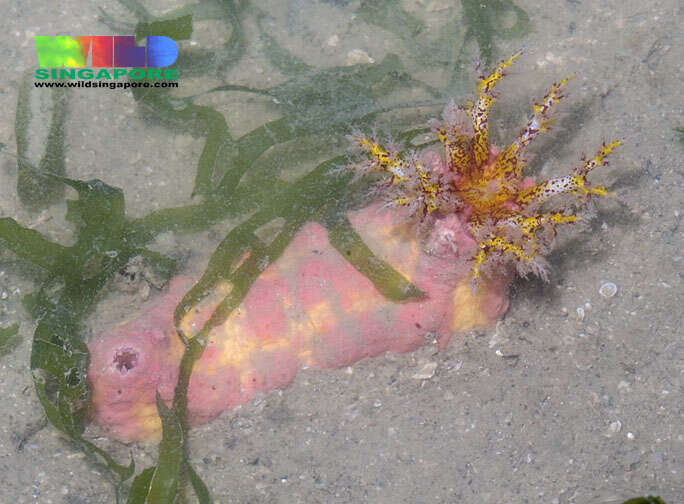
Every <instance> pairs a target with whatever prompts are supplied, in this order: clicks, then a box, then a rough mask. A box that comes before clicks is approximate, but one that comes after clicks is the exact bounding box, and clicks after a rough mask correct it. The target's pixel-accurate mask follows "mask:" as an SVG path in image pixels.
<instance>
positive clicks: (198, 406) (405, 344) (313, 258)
mask: <svg viewBox="0 0 684 504" xmlns="http://www.w3.org/2000/svg"><path fill="white" fill-rule="evenodd" d="M349 219H350V221H351V222H352V225H353V226H354V228H355V229H356V231H357V232H358V233H359V235H361V237H362V238H363V240H364V242H365V243H366V244H367V245H368V246H369V247H370V249H371V250H372V251H373V252H374V253H375V255H376V256H378V257H379V258H381V259H383V260H385V261H387V262H388V263H390V264H391V265H392V266H393V267H394V268H395V269H397V270H398V271H400V272H401V273H402V274H403V275H404V276H406V277H407V278H408V279H410V281H411V282H412V283H413V284H414V285H416V286H417V287H418V288H419V289H421V290H422V291H424V292H425V293H426V296H425V297H424V298H421V299H419V300H414V301H407V302H403V303H393V302H390V301H388V300H387V299H386V298H385V297H384V296H383V295H382V294H380V293H379V292H378V290H377V289H376V288H375V286H374V285H373V284H372V283H371V282H370V280H368V278H366V277H365V276H364V275H362V274H361V273H359V272H358V271H357V270H356V269H355V268H354V267H353V266H352V265H351V264H350V263H349V262H348V261H347V260H345V259H344V258H343V257H342V255H341V254H340V252H338V251H337V250H336V249H335V248H334V247H332V246H331V244H330V242H329V241H328V235H327V231H326V229H325V228H324V227H323V226H321V225H320V224H317V223H309V224H307V225H305V226H304V227H303V228H302V229H301V231H300V232H299V233H298V234H297V236H296V237H295V238H294V239H293V241H292V242H291V243H290V244H289V245H288V247H287V248H286V250H285V251H284V253H283V254H282V256H281V257H280V258H279V259H278V260H277V261H276V262H274V263H272V264H271V265H270V266H269V267H268V268H266V270H264V272H263V273H262V274H261V276H260V277H259V278H258V279H257V280H256V282H255V283H254V284H253V285H252V287H251V289H250V291H249V293H248V294H247V296H246V297H245V299H244V301H243V303H242V305H241V306H240V307H238V308H237V309H236V310H234V311H233V313H232V314H231V316H230V317H229V318H228V320H227V321H226V322H225V323H224V324H223V325H221V326H218V327H216V328H214V329H213V330H212V332H211V333H210V334H209V342H208V344H207V347H206V349H205V351H204V353H203V355H202V357H201V359H200V360H199V361H198V362H197V363H196V365H195V368H194V370H193V374H192V377H191V379H190V386H189V391H188V411H189V418H190V422H191V423H192V424H194V425H197V424H201V423H205V422H208V421H211V420H212V419H213V418H215V417H216V416H218V415H219V414H221V413H222V412H223V411H226V410H230V409H232V408H234V407H235V406H237V405H240V404H244V403H246V402H247V401H249V400H250V399H252V398H253V397H254V395H255V394H256V393H257V392H260V391H261V392H267V391H269V390H272V389H274V388H284V387H287V386H288V385H289V384H290V383H291V382H292V380H294V378H295V375H296V374H297V372H298V370H299V369H301V368H302V367H314V368H324V369H325V368H340V367H343V366H348V365H351V364H353V363H354V362H357V361H358V360H360V359H363V358H365V357H374V356H376V355H379V354H381V353H383V352H386V351H392V352H409V351H412V350H414V349H416V348H418V347H419V346H421V345H422V344H423V343H424V342H425V335H426V333H432V334H434V335H436V336H437V337H438V338H439V342H440V346H442V347H443V346H444V345H446V344H447V343H448V341H449V338H450V337H451V335H452V334H453V333H454V332H458V331H462V330H466V329H470V328H473V327H477V326H483V325H488V324H491V323H492V322H494V321H496V320H497V319H498V318H500V317H501V316H502V315H503V313H504V312H505V311H506V309H507V307H508V297H507V291H508V285H509V283H510V281H511V278H512V275H504V276H503V277H500V278H497V279H487V280H486V281H483V282H481V283H480V284H479V285H478V287H477V290H476V291H473V289H472V284H471V280H472V273H471V267H470V265H469V264H468V263H467V262H466V261H464V260H459V257H460V256H464V257H470V254H469V253H466V252H467V251H470V252H472V247H474V246H475V243H474V241H473V240H472V238H471V237H470V236H469V234H468V233H467V232H466V231H464V230H463V228H462V224H461V219H460V218H459V215H457V214H452V215H449V216H446V217H444V218H441V219H438V220H437V222H436V223H435V225H434V227H433V229H432V231H431V234H430V236H429V237H428V239H427V240H425V241H424V242H423V243H421V242H420V241H419V240H418V234H417V233H416V230H415V226H414V225H413V224H411V223H410V221H408V220H407V219H405V216H404V215H402V213H401V211H398V210H379V208H378V205H373V206H371V207H369V208H366V209H364V210H360V211H357V212H351V213H350V214H349ZM191 285H192V281H191V280H189V279H187V278H180V277H179V278H176V279H174V280H172V282H171V285H170V287H169V291H168V293H167V294H166V295H165V296H164V297H162V298H161V299H159V300H158V301H156V302H155V304H154V305H153V306H152V307H150V309H149V310H148V312H147V313H146V314H143V315H142V316H141V317H140V318H138V319H136V320H133V321H131V322H128V323H126V324H124V325H122V326H119V327H118V328H116V329H115V330H114V331H112V332H110V333H105V334H101V335H100V336H98V337H96V338H93V339H92V340H91V341H90V342H89V348H90V351H91V357H92V359H91V366H90V369H89V380H90V384H91V390H92V409H91V411H92V417H93V419H94V421H95V422H96V423H98V424H99V425H101V426H102V427H104V428H105V429H107V430H108V431H110V432H111V433H112V434H113V435H114V436H116V437H118V438H120V439H123V440H127V441H133V440H145V439H150V438H154V437H157V436H158V435H159V432H160V422H159V418H158V416H157V413H156V407H155V391H156V390H159V391H160V394H161V396H162V398H163V399H164V400H165V401H169V400H170V399H171V394H172V391H173V388H174V386H175V382H176V380H177V367H178V363H179V360H180V356H181V354H182V345H181V342H180V340H179V338H178V336H177V335H176V333H175V330H174V327H173V311H174V309H175V307H176V305H177V303H178V302H179V301H180V299H181V297H182V296H183V294H184V293H185V292H186V291H187V290H188V289H189V288H190V286H191ZM205 311H206V310H205ZM197 318H199V320H197ZM204 318H206V313H205V314H199V315H197V317H196V319H193V316H192V314H190V316H189V317H186V319H185V320H184V321H183V324H182V326H183V328H184V330H185V329H187V330H188V333H192V332H193V329H194V330H196V328H197V327H198V326H199V325H201V323H202V322H203V319H204ZM127 352H128V353H127ZM136 353H137V354H136ZM122 355H124V356H126V357H127V360H126V361H125V362H123V365H122ZM131 355H135V357H133V358H132V357H131Z"/></svg>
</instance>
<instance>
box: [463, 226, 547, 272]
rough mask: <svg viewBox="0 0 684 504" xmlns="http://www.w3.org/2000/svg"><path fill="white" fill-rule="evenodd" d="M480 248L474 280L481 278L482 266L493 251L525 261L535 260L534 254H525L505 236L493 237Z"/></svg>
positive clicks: (482, 243)
mask: <svg viewBox="0 0 684 504" xmlns="http://www.w3.org/2000/svg"><path fill="white" fill-rule="evenodd" d="M478 247H480V251H479V252H478V253H477V255H476V256H475V264H474V265H473V278H478V277H479V276H480V266H481V265H482V263H484V262H485V260H486V259H487V256H488V255H489V254H490V253H491V252H492V251H493V250H500V251H501V252H504V253H508V254H513V255H514V256H516V257H517V258H518V259H522V260H524V261H531V260H532V259H534V254H533V255H527V254H525V251H524V250H523V249H522V247H520V246H518V245H515V244H513V243H511V242H510V241H508V240H507V239H506V238H504V237H503V236H498V235H492V237H491V238H489V239H488V240H485V241H483V242H480V243H479V244H478Z"/></svg>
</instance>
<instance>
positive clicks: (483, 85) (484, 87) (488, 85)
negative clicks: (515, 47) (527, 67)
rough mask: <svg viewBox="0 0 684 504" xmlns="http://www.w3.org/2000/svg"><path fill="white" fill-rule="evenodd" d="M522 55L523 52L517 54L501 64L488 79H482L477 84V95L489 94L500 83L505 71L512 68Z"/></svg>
mask: <svg viewBox="0 0 684 504" xmlns="http://www.w3.org/2000/svg"><path fill="white" fill-rule="evenodd" d="M521 54H522V51H518V52H516V53H515V54H514V55H513V56H511V57H510V58H508V59H507V60H503V61H502V62H501V63H499V64H498V65H497V67H496V68H495V69H494V71H493V72H492V73H490V74H489V76H488V77H485V78H484V79H480V82H478V83H477V94H483V93H489V92H490V91H491V90H492V88H493V87H494V85H495V84H496V83H497V82H499V81H500V80H501V78H502V77H503V75H504V70H506V69H507V68H508V67H510V66H511V65H512V64H513V62H514V61H515V60H517V59H518V58H519V57H520V55H521Z"/></svg>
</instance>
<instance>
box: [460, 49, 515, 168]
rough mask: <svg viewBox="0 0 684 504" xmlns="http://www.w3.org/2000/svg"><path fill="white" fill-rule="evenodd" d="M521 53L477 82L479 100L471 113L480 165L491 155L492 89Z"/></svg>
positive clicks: (475, 147) (474, 150) (474, 152)
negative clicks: (490, 120)
mask: <svg viewBox="0 0 684 504" xmlns="http://www.w3.org/2000/svg"><path fill="white" fill-rule="evenodd" d="M520 54H521V52H520V51H518V52H517V53H515V54H514V55H513V56H511V57H510V58H508V59H507V60H504V61H502V62H501V63H499V64H498V65H497V67H496V68H495V69H494V71H493V72H492V73H491V74H489V76H488V77H485V78H484V79H481V80H480V82H479V83H478V84H477V102H476V103H475V104H473V105H472V107H469V113H470V117H471V118H472V121H473V130H474V131H475V135H474V136H473V139H472V143H471V145H472V150H473V156H474V158H475V163H476V165H477V166H478V167H479V166H481V165H482V164H483V163H484V162H485V161H486V160H487V158H488V157H489V127H488V125H487V122H488V121H489V109H490V108H491V106H492V103H494V95H493V94H492V89H493V88H494V86H495V85H496V83H497V82H499V81H500V80H501V79H502V78H503V76H504V70H505V69H506V68H508V67H509V66H511V65H512V64H513V62H514V61H515V60H516V59H517V58H518V57H519V56H520Z"/></svg>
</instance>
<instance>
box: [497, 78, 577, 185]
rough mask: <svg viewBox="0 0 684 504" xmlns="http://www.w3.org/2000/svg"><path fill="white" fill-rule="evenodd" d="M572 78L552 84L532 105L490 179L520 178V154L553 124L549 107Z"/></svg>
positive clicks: (521, 168) (560, 96) (559, 96)
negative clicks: (524, 121) (528, 114)
mask: <svg viewBox="0 0 684 504" xmlns="http://www.w3.org/2000/svg"><path fill="white" fill-rule="evenodd" d="M573 78H574V75H571V76H570V77H568V78H566V79H563V80H562V81H560V82H559V83H556V84H553V85H552V86H551V87H550V88H549V90H548V91H547V93H546V95H545V96H544V99H543V100H542V101H541V103H537V104H535V105H534V112H533V114H532V116H531V117H530V119H529V120H528V121H527V124H526V125H525V127H524V128H523V129H522V131H520V134H519V135H518V138H516V139H515V141H514V142H513V143H511V145H509V146H508V147H507V148H506V149H504V151H503V152H502V153H501V154H499V156H498V157H497V159H496V165H495V169H494V173H493V174H491V176H492V177H496V178H498V179H501V178H503V177H513V178H517V179H519V178H520V177H522V170H523V167H524V164H523V163H522V162H521V161H520V159H519V157H520V154H521V153H522V151H523V149H524V148H525V147H527V146H528V145H529V144H530V143H532V141H533V140H534V139H535V138H537V136H538V135H539V134H540V133H544V132H545V131H546V130H547V129H548V127H549V125H550V124H551V123H552V122H553V121H552V120H551V119H549V113H550V111H551V107H552V106H553V105H554V104H556V103H558V102H559V101H560V100H561V98H563V95H562V93H561V89H562V88H563V87H564V86H565V85H566V84H567V83H568V82H569V81H570V80H572V79H573Z"/></svg>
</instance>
